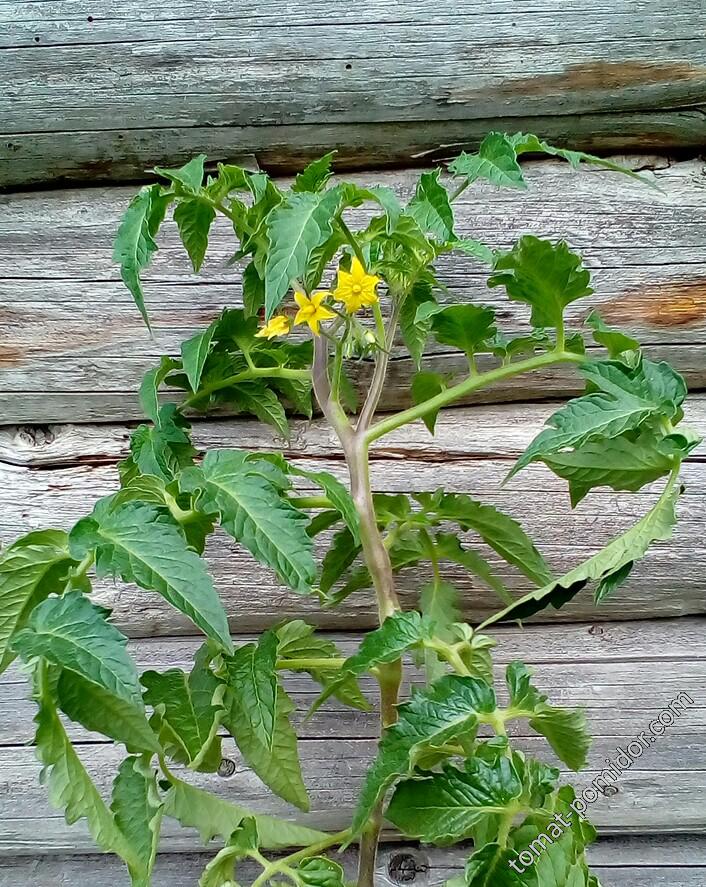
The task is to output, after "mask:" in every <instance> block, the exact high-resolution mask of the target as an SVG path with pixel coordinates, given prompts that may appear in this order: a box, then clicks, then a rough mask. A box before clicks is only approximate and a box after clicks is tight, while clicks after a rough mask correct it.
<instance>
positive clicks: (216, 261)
mask: <svg viewBox="0 0 706 887" xmlns="http://www.w3.org/2000/svg"><path fill="white" fill-rule="evenodd" d="M632 162H633V163H634V165H635V166H636V167H640V166H641V165H645V164H647V165H649V166H651V169H652V171H650V170H646V171H645V174H646V175H650V176H652V177H653V178H654V180H655V181H656V182H657V183H658V184H659V185H660V187H662V188H663V189H664V192H665V193H664V194H660V193H659V192H657V191H654V190H652V189H650V188H646V187H644V186H642V185H640V184H639V183H636V182H633V181H631V180H626V179H623V178H621V177H620V176H617V175H614V174H610V173H606V172H604V171H598V170H592V171H589V170H586V171H581V172H580V173H576V172H574V171H572V170H571V169H570V168H569V167H568V165H567V164H561V163H557V162H553V161H551V162H541V161H539V162H531V163H529V164H528V165H527V177H528V179H529V182H530V189H529V191H528V192H526V193H521V194H519V195H518V193H517V192H507V191H505V192H503V191H498V190H495V189H493V188H491V187H489V186H488V187H486V186H482V185H481V186H479V187H478V188H477V189H476V190H474V191H473V192H472V193H469V194H468V196H464V198H462V199H461V201H459V205H458V219H459V223H458V229H459V232H460V233H461V234H464V235H468V236H475V237H481V238H483V239H484V240H486V241H487V242H488V243H489V244H491V245H492V246H495V247H501V248H502V247H507V246H509V245H510V243H511V242H512V241H514V240H515V239H516V238H517V237H518V236H519V235H520V234H521V233H524V232H526V231H533V232H535V233H537V234H539V235H542V236H547V237H553V238H558V237H566V238H567V239H568V240H569V242H570V243H571V245H572V247H574V248H575V249H578V250H579V251H581V252H583V254H584V255H585V259H586V263H587V265H588V267H589V268H590V269H591V270H592V271H593V272H594V278H595V287H596V290H597V293H596V295H595V296H593V297H592V298H591V299H589V300H585V302H584V301H581V302H578V303H575V304H574V305H572V306H571V307H570V310H569V312H568V318H569V322H570V323H571V324H572V325H579V324H581V323H582V321H583V320H584V318H585V317H586V315H587V313H588V312H589V310H590V309H591V308H592V307H596V306H598V307H600V309H601V311H602V312H603V314H604V315H605V317H606V319H607V320H608V321H609V322H611V323H616V324H620V325H622V326H624V327H626V328H628V329H631V330H632V331H634V332H635V333H636V334H637V335H638V337H639V338H640V339H641V340H642V341H644V342H645V343H647V345H648V350H649V351H650V353H651V354H652V355H654V356H655V357H656V358H659V359H669V360H671V361H672V362H673V363H674V364H675V365H676V366H677V367H678V368H679V369H680V370H681V371H683V372H684V373H685V374H686V375H687V377H688V380H689V383H690V385H691V386H692V388H699V387H706V247H705V244H706V220H705V219H704V214H703V209H702V208H703V189H702V181H703V175H704V171H705V170H706V165H705V164H704V162H703V161H700V160H690V161H679V162H670V161H668V160H665V159H661V160H659V161H657V160H652V161H650V160H649V159H646V158H643V159H642V160H641V161H640V160H633V161H632ZM370 178H371V177H370V174H369V173H368V174H367V175H366V176H357V177H356V180H357V181H360V182H366V181H367V182H369V181H370ZM415 178H416V173H414V172H413V171H409V170H407V171H401V172H399V171H397V172H389V173H379V174H376V175H375V179H376V180H379V181H380V182H382V183H384V184H387V185H389V186H391V187H394V188H395V189H396V190H397V191H398V193H400V194H401V195H402V196H405V197H406V196H409V194H410V191H411V188H412V185H413V181H414V179H415ZM133 193H134V188H132V187H131V188H111V189H108V190H102V189H83V190H78V189H77V190H67V191H52V192H31V193H25V194H16V195H13V196H12V197H4V198H3V197H0V205H1V206H2V217H1V218H0V306H1V307H0V423H2V422H6V423H12V422H47V421H50V422H52V421H54V422H66V421H111V420H124V419H135V418H140V416H141V411H140V408H139V405H138V401H137V388H138V384H139V380H140V378H141V376H142V374H143V373H144V372H145V370H147V369H148V368H149V367H150V366H153V365H154V363H155V361H156V360H157V359H158V357H159V356H160V355H161V354H163V353H174V352H175V351H178V347H179V343H180V342H181V341H182V340H183V339H184V338H186V337H188V336H189V335H191V334H192V333H193V332H194V331H195V330H197V329H199V328H202V327H203V326H205V325H206V324H207V323H209V322H210V320H211V319H212V318H213V317H214V316H216V315H217V313H218V312H219V311H220V309H221V308H222V307H223V306H224V305H226V304H230V305H238V304H240V282H239V274H238V273H236V272H235V271H234V270H233V269H231V268H227V267H226V265H225V263H226V261H227V259H228V258H229V256H230V255H231V254H232V248H233V241H232V237H231V235H230V234H229V232H228V230H227V227H226V226H225V225H220V224H219V225H217V226H216V228H215V229H214V234H213V237H212V249H211V252H210V253H209V258H208V260H207V263H206V266H205V268H204V271H203V273H202V274H201V275H200V276H199V277H195V276H194V275H193V273H192V272H191V270H190V267H189V265H188V259H187V257H186V256H185V254H184V251H183V248H182V247H181V245H180V244H179V241H178V237H177V235H176V231H175V228H174V226H173V224H171V223H169V224H168V225H166V226H165V230H164V236H163V237H161V238H160V242H161V247H160V250H159V252H158V253H157V254H156V257H155V262H154V265H153V266H152V267H151V268H150V269H149V270H148V272H147V275H146V279H147V282H146V293H147V302H148V306H149V308H150V312H151V316H152V320H153V326H154V330H155V333H154V338H150V337H149V336H148V335H147V333H146V331H145V329H144V326H143V325H142V322H141V320H140V317H139V315H138V312H137V310H136V309H135V306H134V305H133V303H132V299H131V297H130V295H129V293H128V292H127V291H126V290H125V288H124V286H123V285H122V283H121V282H120V280H119V275H118V269H117V268H116V266H114V265H112V264H111V249H112V246H111V245H112V240H113V237H114V234H115V231H116V230H117V225H118V219H119V217H120V215H121V213H122V212H123V210H124V208H125V205H126V204H127V202H128V200H129V198H130V196H131V195H132V194H133ZM350 215H351V217H350V220H349V221H350V223H351V224H352V225H356V224H362V223H363V222H364V221H365V219H366V218H367V215H366V214H365V213H362V212H361V211H352V212H351V214H350ZM439 269H440V274H441V277H442V279H444V280H445V282H447V283H448V285H449V287H450V292H451V295H450V296H449V298H453V299H461V300H471V299H472V300H475V301H479V300H480V301H484V302H486V303H488V304H490V305H493V306H495V307H497V308H498V310H499V321H500V325H501V326H502V328H503V329H504V330H505V331H507V332H508V333H513V332H521V331H523V330H526V329H527V316H528V315H527V312H526V311H525V309H524V307H523V306H521V305H520V304H519V303H509V302H508V301H507V300H504V299H503V298H501V296H500V295H499V292H498V291H497V290H488V289H487V287H486V286H485V276H484V275H483V273H482V271H481V269H480V268H479V266H478V265H477V264H474V263H473V261H472V260H471V259H470V258H468V257H464V256H458V257H453V258H452V257H444V258H443V259H442V260H440V261H439ZM431 351H435V353H433V354H432V353H430V355H429V358H428V360H427V367H428V368H432V367H433V368H437V369H439V370H441V371H443V372H452V371H454V370H456V371H461V362H460V360H459V358H458V356H456V355H453V354H447V353H443V351H440V350H439V349H438V348H437V349H430V352H431ZM411 372H412V368H411V366H410V363H409V361H408V360H405V359H399V358H398V359H396V360H394V361H393V362H392V368H391V374H390V381H389V384H388V385H387V386H386V391H385V395H384V402H383V405H382V406H383V408H384V409H391V408H394V407H396V406H398V405H400V404H402V403H405V402H406V398H407V397H408V395H407V388H408V385H409V378H410V374H411ZM352 373H353V375H354V377H355V378H356V381H357V384H358V385H359V387H361V388H363V389H365V388H366V386H367V384H368V380H369V374H370V365H369V363H368V362H363V363H360V364H358V363H356V364H355V365H354V366H353V367H352ZM577 384H578V383H577V380H576V376H575V373H574V372H573V371H572V370H562V371H554V372H547V373H543V374H534V375H533V376H532V377H522V378H521V379H519V380H513V381H511V382H509V383H507V384H504V385H502V386H497V387H495V388H494V389H492V390H491V391H488V392H483V394H482V397H483V398H485V399H486V400H488V399H490V400H518V399H525V398H528V397H529V398H532V397H549V396H563V395H565V394H567V393H571V392H572V391H575V390H576V388H577Z"/></svg>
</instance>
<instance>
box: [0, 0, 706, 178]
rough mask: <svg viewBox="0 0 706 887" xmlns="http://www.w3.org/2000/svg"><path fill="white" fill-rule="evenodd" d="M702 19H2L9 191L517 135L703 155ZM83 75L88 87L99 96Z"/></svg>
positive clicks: (579, 4)
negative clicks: (187, 164)
mask: <svg viewBox="0 0 706 887" xmlns="http://www.w3.org/2000/svg"><path fill="white" fill-rule="evenodd" d="M703 25H704V10H703V7H702V5H701V4H700V2H699V0H685V2H683V3H681V4H680V5H679V7H678V8H675V7H674V6H670V4H668V3H667V2H665V0H650V2H649V3H646V4H643V5H642V6H641V7H640V8H639V9H637V10H636V9H635V6H634V4H633V3H631V2H629V0H620V2H616V3H614V4H610V5H609V6H607V7H604V8H602V9H600V10H598V9H596V8H595V6H594V5H593V4H590V3H589V2H588V0H572V2H570V3H560V2H559V0H551V2H548V3H543V4H541V5H537V4H532V3H524V2H523V3H522V4H520V5H518V4H512V3H510V2H509V0H493V2H492V3H490V4H482V3H480V2H478V0H473V2H469V3H465V4H464V5H463V7H461V8H459V5H458V4H457V3H453V2H451V0H441V2H432V0H420V2H416V3H414V2H411V0H393V2H383V0H365V2H363V3H359V4H356V7H355V12H354V13H353V12H352V11H351V10H342V9H341V7H340V4H338V3H335V2H333V0H318V2H316V3H314V4H311V3H305V2H304V0H296V2H292V3H288V4H286V6H285V7H284V8H283V7H282V4H280V3H277V2H275V0H267V2H256V0H248V2H245V3H243V4H239V7H238V14H237V15H235V14H234V12H233V8H232V6H231V5H230V4H228V3H226V2H225V0H211V2H209V3H208V4H205V5H204V4H199V5H197V6H194V5H193V4H189V3H187V2H185V0H182V2H179V3H176V4H169V6H168V7H167V8H165V7H163V6H162V5H160V4H158V3H157V2H155V0H150V2H146V3H137V2H130V3H118V2H115V0H100V2H97V3H96V2H89V0H77V2H72V3H71V4H69V5H68V6H67V5H66V4H64V5H63V6H62V7H61V8H60V9H59V8H58V7H57V6H56V4H53V3H48V2H27V0H24V2H23V0H19V2H17V0H15V2H12V0H9V2H8V0H5V2H3V3H2V4H1V5H0V80H2V82H4V83H6V84H7V87H6V89H5V91H4V94H3V97H2V99H1V100H0V119H2V121H3V122H2V133H1V134H0V164H1V165H0V184H4V185H6V186H9V185H23V184H29V183H36V182H42V181H50V180H62V179H63V180H79V179H84V180H90V181H96V180H98V179H100V178H103V179H106V178H119V177H127V178H139V177H144V170H145V169H147V168H149V167H150V166H152V165H154V164H155V163H164V164H167V165H169V164H173V163H178V162H180V161H182V160H184V159H185V158H186V157H188V156H189V155H190V154H193V153H195V152H198V151H201V150H202V149H204V148H207V149H208V150H209V152H210V153H211V154H212V155H214V159H219V160H222V159H229V158H232V156H233V155H234V154H242V153H255V154H256V155H257V156H258V159H259V160H260V162H261V163H262V164H264V165H265V166H267V165H270V166H271V167H272V168H279V169H282V168H290V169H291V168H292V167H294V166H298V165H301V163H302V162H304V161H305V160H306V159H309V158H310V157H311V156H312V155H314V154H317V153H319V152H321V151H322V150H325V149H327V148H330V147H338V148H340V150H341V160H342V161H343V162H344V163H351V164H353V165H356V166H360V165H361V164H363V165H366V166H374V165H380V164H385V163H390V162H398V163H399V162H400V161H407V162H409V161H410V160H411V159H413V158H414V157H415V156H418V155H420V154H423V155H428V154H429V152H443V151H444V150H445V149H447V148H448V145H449V143H454V144H459V143H460V144H462V145H465V146H471V145H474V144H477V141H478V138H479V135H481V134H482V133H483V132H484V131H487V130H488V129H493V128H498V127H501V128H506V127H507V126H518V125H519V126H521V127H522V128H527V129H530V130H536V131H539V133H540V134H541V135H544V136H548V137H552V138H558V139H560V140H562V141H564V140H567V141H570V142H571V143H572V144H574V145H582V146H588V147H591V148H603V149H611V148H612V149H616V148H618V149H624V148H626V147H630V148H635V147H641V148H643V149H644V148H646V147H660V148H664V147H675V146H698V145H701V144H703V143H704V139H705V138H706V126H705V124H704V111H703V106H704V104H705V103H706V44H705V43H704V41H703V40H702V39H700V38H699V35H700V34H701V33H702V30H703ZM86 71H90V72H91V76H90V78H87V77H86Z"/></svg>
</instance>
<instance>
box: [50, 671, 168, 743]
mask: <svg viewBox="0 0 706 887" xmlns="http://www.w3.org/2000/svg"><path fill="white" fill-rule="evenodd" d="M56 698H57V702H58V703H59V707H60V708H61V710H62V711H63V712H64V714H65V715H67V717H69V718H71V720H72V721H75V722H76V723H77V724H81V725H82V726H84V727H85V728H86V729H87V730H91V731H92V732H94V733H100V734H102V735H103V736H109V737H110V738H111V739H114V740H115V741H116V742H122V743H123V744H124V745H125V747H126V748H127V750H128V751H129V752H130V753H132V754H137V753H139V752H151V753H152V754H159V753H160V752H161V750H162V749H161V747H160V744H159V740H158V739H157V737H156V736H155V734H154V731H153V730H152V728H151V727H150V725H149V723H148V721H147V717H146V715H145V709H144V706H143V705H142V702H141V701H140V703H139V704H135V702H128V701H127V700H125V699H122V698H121V697H119V696H116V695H115V694H114V693H112V692H111V691H109V690H106V689H105V687H102V686H101V685H99V684H96V683H94V682H93V681H89V680H87V679H86V678H84V677H82V676H81V675H80V674H78V673H77V672H75V671H69V670H68V669H63V670H62V672H61V674H60V675H59V680H58V682H57V686H56Z"/></svg>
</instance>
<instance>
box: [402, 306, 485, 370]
mask: <svg viewBox="0 0 706 887" xmlns="http://www.w3.org/2000/svg"><path fill="white" fill-rule="evenodd" d="M429 314H431V315H432V316H431V326H432V331H433V333H434V336H435V338H436V340H437V342H440V343H441V344H442V345H450V346H451V347H452V348H458V349H459V350H460V351H463V352H464V353H465V354H466V355H467V356H468V357H469V359H470V358H472V357H473V355H474V354H476V353H477V352H478V351H485V350H487V347H488V341H489V340H492V338H493V336H494V335H495V333H496V332H497V330H496V328H495V312H494V311H493V309H492V308H482V307H481V306H480V305H449V306H447V307H445V308H444V307H441V306H439V305H436V306H432V305H431V303H427V304H426V305H422V306H421V307H420V308H419V310H418V311H417V320H418V321H423V320H424V319H425V317H428V316H429Z"/></svg>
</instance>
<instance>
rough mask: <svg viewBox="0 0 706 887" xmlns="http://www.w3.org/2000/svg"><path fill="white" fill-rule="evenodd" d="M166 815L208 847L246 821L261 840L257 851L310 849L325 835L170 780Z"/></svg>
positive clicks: (229, 834) (177, 780)
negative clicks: (192, 830)
mask: <svg viewBox="0 0 706 887" xmlns="http://www.w3.org/2000/svg"><path fill="white" fill-rule="evenodd" d="M164 805H165V813H166V814H167V816H171V817H173V818H174V819H176V820H178V821H179V822H180V823H181V824H182V825H183V826H186V827H192V828H197V829H198V830H199V833H200V835H201V840H202V841H203V842H204V843H208V841H210V840H211V838H213V837H215V836H216V835H219V836H220V837H221V838H222V839H223V840H224V841H227V840H229V838H230V837H231V835H232V834H233V832H234V831H235V830H236V829H237V828H238V826H239V825H240V824H241V823H242V821H243V819H245V818H246V817H252V818H253V819H254V820H255V824H256V826H257V833H258V835H259V836H260V848H261V849H266V850H282V849H284V848H286V847H297V846H303V847H306V846H309V845H310V844H315V843H317V842H319V841H322V840H325V839H326V838H327V837H328V835H327V834H326V833H325V832H320V831H316V830H315V829H312V828H306V827H305V826H303V825H297V824H296V823H294V822H289V821H287V820H286V819H278V818H277V817H276V816H265V815H257V814H253V813H252V811H250V810H247V809H246V808H245V807H240V806H238V805H237V804H231V803H229V802H228V801H225V800H223V799H222V798H219V797H218V796H217V795H213V794H211V793H210V792H206V791H203V790H202V789H199V788H195V787H194V786H192V785H189V784H188V783H186V782H183V781H182V780H181V779H176V778H175V779H173V781H172V786H171V788H170V789H169V791H168V792H167V794H166V795H165V798H164Z"/></svg>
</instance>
